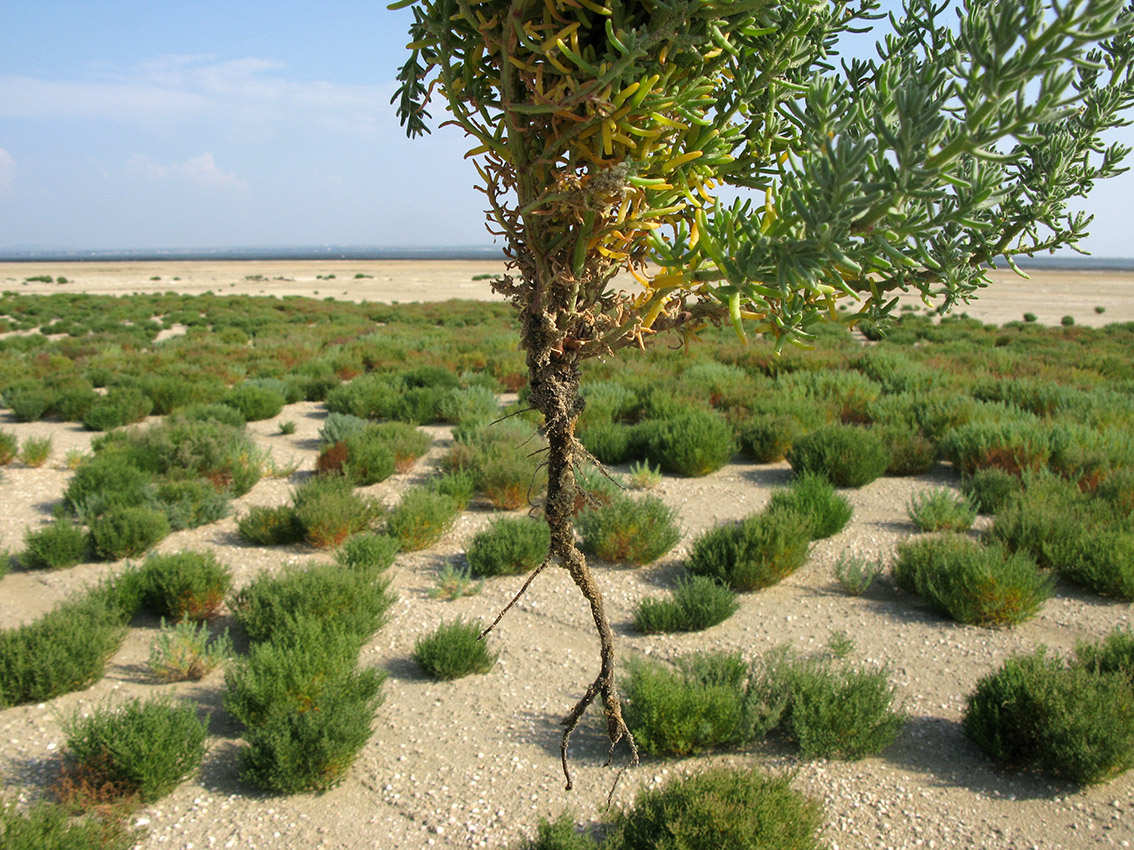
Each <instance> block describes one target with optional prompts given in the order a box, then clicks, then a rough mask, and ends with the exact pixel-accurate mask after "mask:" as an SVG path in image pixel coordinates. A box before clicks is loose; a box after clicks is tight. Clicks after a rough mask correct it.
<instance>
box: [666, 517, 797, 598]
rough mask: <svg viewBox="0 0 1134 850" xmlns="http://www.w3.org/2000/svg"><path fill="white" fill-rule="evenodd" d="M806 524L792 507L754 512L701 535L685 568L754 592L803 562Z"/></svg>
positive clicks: (790, 572) (737, 588)
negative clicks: (735, 521) (788, 509)
mask: <svg viewBox="0 0 1134 850" xmlns="http://www.w3.org/2000/svg"><path fill="white" fill-rule="evenodd" d="M810 543H811V531H810V523H809V522H808V521H807V519H806V518H804V517H801V516H800V515H799V514H796V513H794V512H792V511H786V510H778V511H769V512H767V513H762V514H753V515H752V516H749V517H747V518H745V519H743V520H741V521H740V522H737V523H729V524H726V525H718V526H717V527H716V528H713V529H711V530H709V531H707V532H705V533H704V534H702V535H701V536H700V537H699V538H698V539H697V540H696V541H695V542H694V543H693V548H692V550H691V551H690V553H689V560H688V561H687V563H686V567H687V568H688V569H689V571H690V572H691V573H693V574H694V575H703V576H711V577H713V578H716V579H719V580H720V581H722V582H723V583H724V584H726V585H728V586H729V587H731V588H732V589H733V590H738V591H749V590H759V589H760V588H762V587H768V586H769V585H773V584H775V583H776V582H778V581H780V580H781V579H783V578H785V577H787V576H789V575H791V574H792V573H793V572H795V571H796V570H797V569H799V568H800V567H801V566H803V562H804V561H805V560H807V547H808V544H810Z"/></svg>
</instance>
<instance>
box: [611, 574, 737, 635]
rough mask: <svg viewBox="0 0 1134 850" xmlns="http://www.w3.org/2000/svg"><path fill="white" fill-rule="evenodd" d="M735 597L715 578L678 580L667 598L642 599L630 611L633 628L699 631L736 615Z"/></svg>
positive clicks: (693, 577)
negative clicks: (632, 616) (631, 612)
mask: <svg viewBox="0 0 1134 850" xmlns="http://www.w3.org/2000/svg"><path fill="white" fill-rule="evenodd" d="M739 607H740V603H739V602H737V600H736V594H735V593H734V592H733V591H732V590H731V589H730V588H728V587H726V586H725V585H723V584H721V583H720V582H719V581H717V580H716V579H715V578H710V577H709V576H687V577H685V578H683V579H680V580H679V581H678V583H677V586H676V587H675V588H674V589H673V592H672V593H671V594H670V597H669V598H668V599H664V598H663V599H643V600H642V601H641V602H639V603H638V607H637V608H636V609H635V610H634V628H636V629H637V630H638V631H640V632H642V633H643V634H647V635H651V634H658V633H659V632H699V631H702V630H703V629H708V628H710V627H712V626H715V625H717V624H718V623H723V622H724V621H725V620H727V619H728V618H729V617H731V616H732V615H733V614H735V613H736V611H737V609H738V608H739Z"/></svg>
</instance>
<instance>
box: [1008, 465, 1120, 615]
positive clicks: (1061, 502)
mask: <svg viewBox="0 0 1134 850" xmlns="http://www.w3.org/2000/svg"><path fill="white" fill-rule="evenodd" d="M1025 483H1026V487H1025V489H1024V490H1023V492H1021V493H1018V494H1016V495H1015V496H1014V497H1013V498H1012V499H1010V500H1009V501H1008V503H1007V504H1006V505H1005V507H1004V508H1003V510H1002V511H1001V512H1000V513H999V514H997V515H996V520H995V522H994V523H993V525H992V529H991V532H990V534H991V536H992V537H993V538H994V539H997V540H1001V541H1003V542H1004V544H1005V545H1006V546H1007V547H1008V548H1009V549H1012V550H1018V551H1023V552H1027V553H1029V554H1030V555H1032V557H1034V558H1035V559H1036V561H1037V562H1038V563H1039V564H1040V565H1041V566H1044V567H1051V568H1052V569H1054V570H1055V571H1056V572H1058V573H1059V574H1060V575H1061V576H1062V577H1064V578H1066V579H1067V580H1069V581H1072V582H1075V583H1076V584H1081V585H1083V586H1084V587H1088V588H1090V589H1091V590H1093V591H1094V592H1095V593H1099V594H1101V595H1103V596H1112V597H1115V598H1117V599H1124V600H1130V599H1134V521H1132V519H1131V517H1129V516H1124V515H1123V514H1122V513H1121V511H1116V510H1115V506H1114V505H1113V503H1111V502H1110V501H1109V500H1107V499H1103V498H1097V497H1094V496H1092V495H1090V494H1086V493H1083V492H1081V491H1080V490H1079V488H1078V486H1077V485H1076V484H1075V483H1074V482H1071V481H1066V480H1064V479H1062V478H1059V477H1057V476H1054V475H1051V474H1042V475H1032V476H1028V477H1027V478H1026V479H1025Z"/></svg>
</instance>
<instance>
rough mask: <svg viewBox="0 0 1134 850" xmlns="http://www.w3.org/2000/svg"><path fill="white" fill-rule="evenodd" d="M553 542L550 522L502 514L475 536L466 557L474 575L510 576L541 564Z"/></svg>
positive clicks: (530, 569) (525, 571)
mask: <svg viewBox="0 0 1134 850" xmlns="http://www.w3.org/2000/svg"><path fill="white" fill-rule="evenodd" d="M550 545H551V532H550V531H548V528H547V523H545V522H542V521H540V520H535V519H530V518H529V517H502V518H500V519H498V520H496V521H495V522H493V523H492V525H490V526H489V527H488V528H487V529H485V530H484V531H482V532H480V533H479V534H477V535H476V536H475V537H473V539H472V542H471V543H469V548H468V552H467V553H466V556H467V557H468V560H469V568H470V569H471V570H472V572H473V575H477V576H511V575H518V574H521V573H529V572H531V571H532V570H534V569H535V568H536V567H538V566H539V565H540V564H541V563H543V560H544V558H546V557H547V551H548V547H549V546H550Z"/></svg>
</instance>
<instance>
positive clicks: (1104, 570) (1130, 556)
mask: <svg viewBox="0 0 1134 850" xmlns="http://www.w3.org/2000/svg"><path fill="white" fill-rule="evenodd" d="M1046 552H1047V556H1048V558H1049V559H1050V561H1051V565H1052V566H1053V567H1054V568H1055V570H1056V572H1058V573H1059V575H1060V576H1062V577H1063V578H1065V579H1067V580H1068V581H1072V582H1074V583H1075V584H1079V585H1082V586H1083V587H1087V588H1090V589H1091V590H1093V591H1094V592H1095V593H1098V594H1100V595H1102V596H1110V597H1113V598H1115V599H1121V600H1123V601H1125V602H1129V601H1132V600H1134V523H1126V524H1124V525H1115V526H1108V525H1102V524H1099V525H1095V526H1094V527H1091V526H1087V525H1083V526H1079V527H1077V528H1074V530H1073V532H1072V533H1070V534H1067V535H1066V536H1058V537H1053V539H1052V540H1051V541H1050V542H1049V543H1048V544H1047V546H1046Z"/></svg>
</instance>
